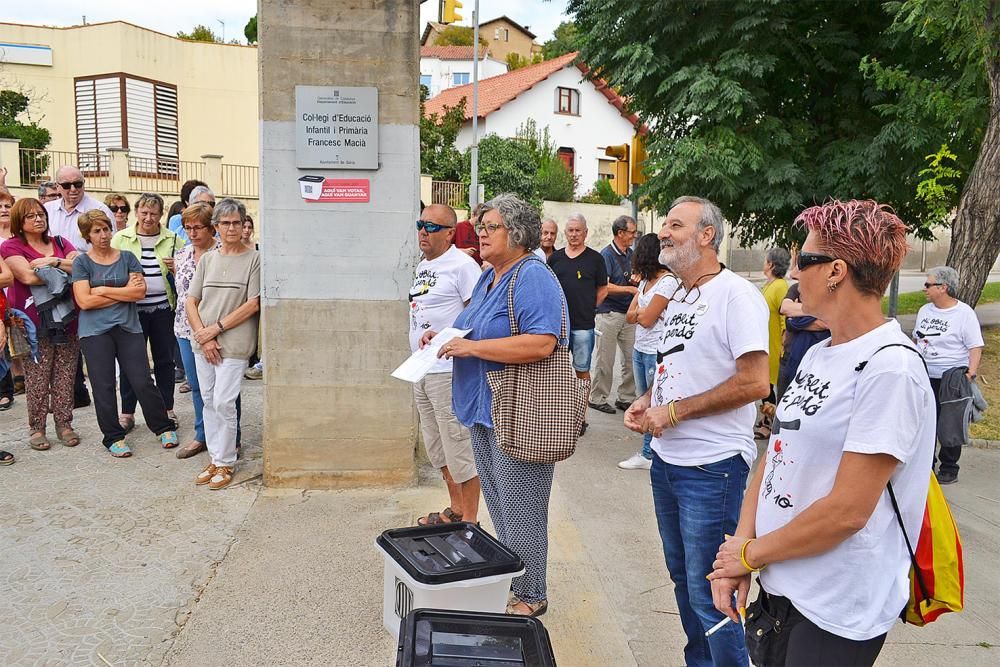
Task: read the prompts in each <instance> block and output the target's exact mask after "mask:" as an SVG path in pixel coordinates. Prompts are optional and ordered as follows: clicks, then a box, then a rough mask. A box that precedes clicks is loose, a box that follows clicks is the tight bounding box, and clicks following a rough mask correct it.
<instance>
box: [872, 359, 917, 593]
mask: <svg viewBox="0 0 1000 667" xmlns="http://www.w3.org/2000/svg"><path fill="white" fill-rule="evenodd" d="M890 347H902V348H904V349H907V350H910V351H911V352H913V353H914V354H915V355H917V357H919V358H920V361H921V362H922V363H923V364H924V370H927V361H926V360H925V359H924V357H923V355H921V354H920V352H919V351H918V350H917V349H916V348H915V347H913V346H912V345H906V344H905V343H889V344H888V345H883V346H882V347H880V348H879V349H877V350H875V351H874V352H872V354H871V357H868V359H867V360H866V361H862V362H861V363H860V364H858V365H857V366H855V367H854V370H855V371H857V372H858V373H860V372H861V371H863V370H864V369H865V366H867V365H868V362H869V361H871V360H872V357H874V356H875V355H876V354H878V353H879V352H881V351H882V350H884V349H886V348H890ZM885 486H886V488H887V489H888V490H889V500H890V501H891V502H892V511H893V512H894V513H895V514H896V523H898V524H899V530H900V531H901V532H902V533H903V541H904V542H906V552H907V553H908V554H910V564H911V565H912V566H913V575H914V576H915V577H916V579H917V585H918V586H920V593H921V595H923V596H924V599H925V600H927V599H930V594H929V593H928V592H927V584H926V583H924V575H922V574H921V573H920V567H919V566H918V565H917V556H916V554H914V553H913V546H912V544H911V543H910V536H909V535H907V533H906V527H905V526H904V525H903V515H902V513H900V511H899V503H897V502H896V494H895V492H893V490H892V482H891V481H890V482H887V483H886V485H885Z"/></svg>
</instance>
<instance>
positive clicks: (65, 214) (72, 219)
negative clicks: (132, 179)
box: [39, 165, 114, 252]
mask: <svg viewBox="0 0 1000 667" xmlns="http://www.w3.org/2000/svg"><path fill="white" fill-rule="evenodd" d="M56 183H57V184H58V185H59V199H53V200H52V201H50V202H47V203H46V204H45V212H46V213H48V214H49V233H50V234H55V235H58V236H62V237H63V238H65V239H69V242H70V243H72V244H73V247H75V248H76V249H77V250H79V251H80V252H86V251H87V250H89V249H90V243H88V242H87V240H86V239H85V238H83V237H82V236H80V228H79V227H78V226H77V221H78V220H79V219H80V215H81V214H82V213H86V212H87V211H92V210H94V209H95V208H98V209H100V210H102V211H104V214H105V215H107V216H108V219H109V220H112V219H114V218H113V214H112V213H111V209H109V208H108V207H107V206H105V205H104V204H103V203H101V202H99V201H98V200H96V199H94V198H93V197H91V196H90V195H88V194H87V190H86V184H85V182H84V180H83V172H81V171H80V170H79V169H77V168H76V167H73V166H70V165H66V166H64V167H59V171H57V172H56ZM40 190H41V188H39V194H41V192H40Z"/></svg>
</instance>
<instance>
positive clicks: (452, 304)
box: [409, 246, 483, 373]
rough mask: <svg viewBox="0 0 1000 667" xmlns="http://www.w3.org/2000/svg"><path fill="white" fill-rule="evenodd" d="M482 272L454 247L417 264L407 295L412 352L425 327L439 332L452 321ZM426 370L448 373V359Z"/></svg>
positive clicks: (449, 361) (441, 360) (415, 348)
mask: <svg viewBox="0 0 1000 667" xmlns="http://www.w3.org/2000/svg"><path fill="white" fill-rule="evenodd" d="M482 273H483V272H482V270H481V269H480V268H479V265H478V264H476V260H474V259H472V258H471V257H469V256H468V255H467V254H465V253H464V252H462V251H461V250H459V249H458V248H456V247H455V246H451V247H450V248H448V250H446V251H445V252H444V253H443V254H442V255H441V256H440V257H438V258H436V259H431V260H427V259H424V260H421V262H420V263H419V264H417V271H416V275H415V276H414V279H413V287H411V288H410V295H409V298H410V351H412V352H416V350H417V349H418V348H419V347H420V338H421V337H422V336H423V335H424V332H425V331H427V330H428V329H429V330H431V331H441V330H442V329H445V328H447V327H450V326H451V325H452V324H453V323H454V322H455V318H456V317H458V315H459V313H461V312H462V311H463V310H464V309H465V302H466V301H468V300H469V299H471V298H472V289H473V288H474V287H475V286H476V283H477V282H478V281H479V277H480V276H481V275H482ZM430 372H431V373H450V372H451V359H444V358H442V359H438V362H437V363H436V364H435V365H434V367H433V368H431V370H430Z"/></svg>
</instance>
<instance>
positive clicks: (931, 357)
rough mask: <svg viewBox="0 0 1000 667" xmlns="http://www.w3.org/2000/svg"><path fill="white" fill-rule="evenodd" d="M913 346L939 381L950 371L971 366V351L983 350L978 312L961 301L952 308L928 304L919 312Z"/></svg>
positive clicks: (928, 370) (931, 374)
mask: <svg viewBox="0 0 1000 667" xmlns="http://www.w3.org/2000/svg"><path fill="white" fill-rule="evenodd" d="M913 342H915V343H916V344H917V348H918V349H919V350H920V354H922V355H923V357H924V360H925V361H926V362H927V374H928V375H930V376H931V377H932V378H939V377H941V376H942V375H944V374H945V372H947V371H948V370H950V369H952V368H956V367H958V366H968V365H969V350H970V349H971V348H974V347H982V346H983V330H982V327H980V326H979V318H977V317H976V311H974V310H973V309H972V308H970V307H969V304H967V303H962V302H961V301H959V302H958V303H956V304H955V305H954V306H952V307H951V308H938V307H937V306H935V305H934V304H933V303H928V304H925V305H924V306H922V307H921V308H920V310H919V311H918V312H917V324H916V326H914V327H913Z"/></svg>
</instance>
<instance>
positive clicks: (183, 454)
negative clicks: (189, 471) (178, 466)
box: [177, 440, 208, 459]
mask: <svg viewBox="0 0 1000 667" xmlns="http://www.w3.org/2000/svg"><path fill="white" fill-rule="evenodd" d="M206 449H208V447H207V446H206V445H205V443H204V442H201V441H200V440H192V441H191V442H189V443H188V445H187V446H186V447H182V448H181V449H178V450H177V458H179V459H188V458H191V457H192V456H194V455H195V454H201V453H202V452H203V451H205V450H206Z"/></svg>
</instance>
